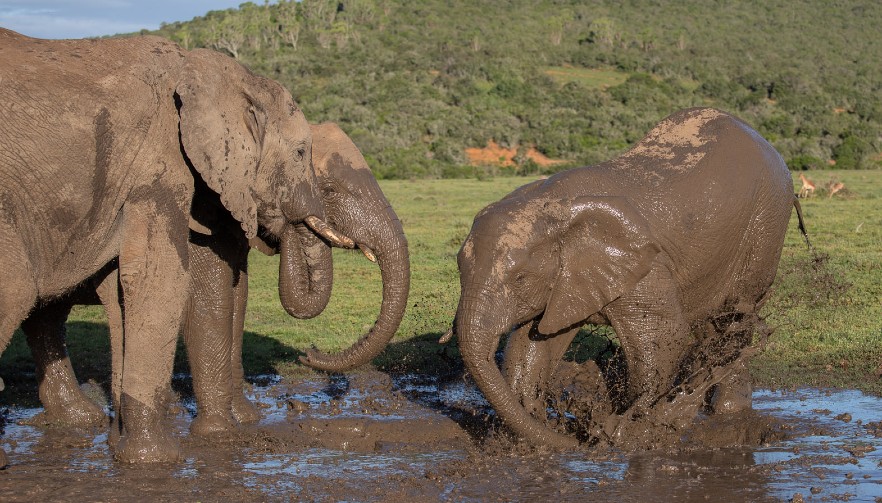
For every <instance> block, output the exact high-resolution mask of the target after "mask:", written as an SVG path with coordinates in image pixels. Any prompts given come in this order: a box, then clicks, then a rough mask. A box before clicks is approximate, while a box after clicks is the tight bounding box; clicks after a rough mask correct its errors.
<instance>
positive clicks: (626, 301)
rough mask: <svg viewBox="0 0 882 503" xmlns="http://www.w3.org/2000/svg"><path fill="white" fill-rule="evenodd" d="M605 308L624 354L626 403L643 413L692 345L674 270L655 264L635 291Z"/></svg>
mask: <svg viewBox="0 0 882 503" xmlns="http://www.w3.org/2000/svg"><path fill="white" fill-rule="evenodd" d="M605 311H606V315H607V317H608V319H609V320H610V322H611V324H612V327H613V330H615V332H616V336H617V337H618V340H619V342H620V344H621V345H622V348H623V349H624V352H625V359H626V361H627V368H628V387H627V389H628V396H627V397H626V400H625V401H626V403H631V404H632V406H631V408H632V410H634V411H637V412H638V413H639V412H640V411H641V410H646V409H648V408H649V407H651V406H652V405H653V404H654V403H655V402H656V400H658V398H660V397H661V395H663V394H665V393H667V392H668V391H669V390H670V389H671V388H672V387H673V385H674V380H675V379H676V377H677V373H678V371H679V368H680V364H681V360H682V358H683V356H684V355H685V354H686V351H687V349H688V348H689V347H690V344H691V343H690V341H691V335H690V332H689V325H688V323H686V321H685V320H684V318H683V311H682V307H681V305H680V301H679V297H678V293H677V289H676V287H675V284H674V282H673V280H672V277H671V273H670V272H669V271H668V270H667V269H665V268H661V267H656V268H654V269H653V270H652V271H651V272H650V273H649V274H648V275H647V276H646V277H644V278H643V279H642V280H641V281H640V282H639V283H638V284H637V286H636V287H635V289H634V290H633V291H631V292H629V293H627V294H626V295H623V296H622V297H620V298H619V299H617V300H615V301H613V302H612V303H610V304H609V305H608V306H607V307H606V308H605Z"/></svg>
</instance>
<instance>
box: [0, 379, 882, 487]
mask: <svg viewBox="0 0 882 503" xmlns="http://www.w3.org/2000/svg"><path fill="white" fill-rule="evenodd" d="M249 396H250V398H252V399H253V400H255V401H257V403H259V404H260V407H261V410H262V415H263V419H262V420H261V422H260V423H258V424H257V425H254V426H250V427H247V428H243V429H242V430H241V431H239V432H237V433H235V434H232V435H228V436H225V437H218V438H213V439H210V440H205V439H196V438H193V437H191V436H189V435H187V431H188V427H189V423H190V421H191V420H192V415H193V413H194V408H193V404H192V403H191V402H190V401H188V400H184V401H183V402H182V403H181V406H179V407H177V413H176V414H175V415H174V426H175V430H176V432H177V434H178V436H179V438H180V440H181V443H182V446H183V448H184V453H185V457H186V459H185V460H184V461H183V462H182V463H179V464H176V465H160V466H147V467H143V466H138V467H130V466H125V465H121V464H119V463H115V462H113V461H112V456H111V453H110V452H109V451H108V449H107V444H106V435H107V430H106V429H101V428H97V429H93V430H89V431H71V430H68V429H62V428H45V427H41V426H30V425H27V423H28V420H29V418H32V417H33V416H34V415H36V414H37V413H39V411H40V409H35V408H24V407H17V406H14V405H13V406H11V407H9V408H6V409H4V410H3V418H4V427H3V429H4V434H3V436H2V438H0V445H2V447H3V448H4V449H6V451H7V453H8V454H9V458H10V461H11V463H12V464H11V466H10V467H9V468H8V469H7V470H4V471H2V472H0V500H2V501H37V500H39V501H71V500H76V501H134V500H145V499H150V500H154V501H172V500H174V501H220V500H228V501H229V500H231V501H284V500H314V501H336V500H350V501H412V500H414V499H416V498H420V499H424V500H425V499H428V500H440V501H511V500H535V499H538V498H555V500H558V501H579V500H584V499H585V498H586V497H590V498H591V499H592V500H593V501H646V500H647V498H651V499H655V500H659V499H666V500H673V499H676V500H677V501H707V500H720V498H724V499H725V500H727V501H782V500H783V501H788V500H791V499H793V498H795V497H796V496H795V495H797V494H799V495H800V496H799V497H802V498H803V499H804V500H805V501H840V500H847V501H871V502H873V501H882V500H880V499H878V498H880V497H882V423H880V420H882V400H880V399H879V398H878V397H872V396H868V395H864V394H862V393H860V392H858V391H834V390H816V389H799V390H795V391H794V390H791V391H769V390H758V391H756V392H755V393H754V403H755V406H754V409H755V411H754V412H752V413H750V415H749V417H739V418H734V419H733V418H729V419H724V420H717V419H714V418H700V419H699V420H698V421H697V422H696V425H695V426H694V427H693V428H690V429H689V430H688V432H687V434H685V435H684V436H683V438H682V441H681V442H680V443H678V444H677V445H675V446H673V447H670V448H666V449H657V450H651V451H639V450H638V451H635V452H623V451H620V450H616V449H611V448H604V447H595V448H591V449H583V450H579V451H575V452H550V451H543V450H530V449H527V448H525V447H523V446H520V445H513V444H511V443H510V442H509V441H508V440H507V438H506V436H505V435H503V434H501V433H499V432H498V431H497V430H496V429H495V428H494V427H493V423H494V419H493V414H492V412H491V411H490V409H489V407H488V405H487V403H486V402H485V401H484V400H483V398H482V397H481V394H480V393H479V392H478V391H477V389H476V388H474V386H473V385H471V383H469V382H467V381H466V380H463V379H461V378H460V379H452V380H447V381H438V380H437V379H431V378H425V377H417V376H412V375H411V376H398V377H389V376H388V375H387V374H383V373H380V372H365V373H360V374H355V375H352V376H349V377H342V376H340V377H337V376H334V377H315V378H309V379H305V380H303V379H297V380H292V381H288V380H286V379H280V378H277V377H272V376H269V377H262V378H259V379H256V382H255V384H253V385H252V387H251V390H250V391H249ZM737 445H740V446H737ZM796 498H798V497H796Z"/></svg>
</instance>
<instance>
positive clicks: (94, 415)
mask: <svg viewBox="0 0 882 503" xmlns="http://www.w3.org/2000/svg"><path fill="white" fill-rule="evenodd" d="M107 421H108V417H107V414H105V413H104V410H102V408H101V407H99V406H98V405H96V404H95V403H94V402H92V401H91V400H89V399H88V398H87V397H86V396H85V395H83V394H80V395H78V396H75V397H71V399H70V400H68V401H65V402H59V401H52V402H48V403H46V404H45V406H44V410H43V412H41V413H40V414H38V415H37V416H36V417H35V418H34V422H37V423H42V424H50V425H62V426H73V427H76V428H89V427H92V426H104V425H106V424H107Z"/></svg>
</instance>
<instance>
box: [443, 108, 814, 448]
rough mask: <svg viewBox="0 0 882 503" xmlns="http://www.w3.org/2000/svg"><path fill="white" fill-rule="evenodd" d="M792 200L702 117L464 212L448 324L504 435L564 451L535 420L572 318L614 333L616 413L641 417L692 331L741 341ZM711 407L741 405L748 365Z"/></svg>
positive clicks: (741, 142)
mask: <svg viewBox="0 0 882 503" xmlns="http://www.w3.org/2000/svg"><path fill="white" fill-rule="evenodd" d="M795 203H796V199H795V197H794V194H793V184H792V181H791V177H790V172H789V171H788V169H787V166H786V165H785V164H784V161H783V160H782V159H781V156H780V155H779V154H778V153H777V152H776V151H775V150H774V148H772V146H771V145H769V143H768V142H766V141H765V140H764V139H763V138H762V137H760V135H759V134H758V133H757V132H756V131H754V130H753V129H751V128H750V127H749V126H748V125H747V124H745V123H744V122H742V121H740V120H739V119H736V118H735V117H732V116H731V115H728V114H726V113H723V112H720V111H718V110H714V109H708V108H698V109H688V110H684V111H681V112H678V113H675V114H673V115H671V116H669V117H668V118H666V119H664V120H663V121H662V122H661V123H659V124H658V125H657V126H656V127H655V128H654V129H652V130H651V131H650V132H649V134H648V135H647V136H646V137H645V138H643V139H642V140H641V141H640V142H639V143H637V144H636V145H635V146H634V147H633V148H632V149H630V150H629V151H628V152H626V153H625V154H623V155H622V156H620V157H618V158H616V159H613V160H611V161H608V162H605V163H602V164H599V165H596V166H591V167H585V168H578V169H572V170H569V171H564V172H561V173H558V174H556V175H554V176H552V177H550V178H548V179H546V180H540V181H537V182H534V183H531V184H528V185H526V186H523V187H521V188H519V189H517V190H515V191H514V192H512V193H511V194H509V195H508V196H506V197H505V198H503V199H502V200H500V201H498V202H496V203H493V204H491V205H489V206H488V207H486V208H485V209H483V210H482V211H481V212H480V213H479V214H478V215H477V216H476V217H475V220H474V224H473V226H472V229H471V232H470V234H469V235H468V237H467V238H466V240H465V242H464V243H463V245H462V248H461V250H460V252H459V256H458V263H459V271H460V276H461V287H462V290H461V296H460V300H459V306H458V308H457V311H456V318H455V321H454V329H453V330H454V333H455V334H456V335H457V337H458V339H459V347H460V350H461V352H462V356H463V359H464V361H465V364H466V367H467V369H468V370H469V372H470V373H471V375H472V376H473V377H474V379H475V381H476V382H477V384H478V386H479V387H480V389H481V390H482V392H483V393H484V395H485V396H486V398H487V399H488V400H489V402H490V403H491V404H492V405H493V407H494V409H495V410H496V412H497V413H498V414H499V416H500V417H501V418H502V419H503V421H504V422H505V423H506V425H508V426H509V427H510V428H511V429H512V430H514V432H515V433H517V434H518V435H520V436H522V437H525V438H526V439H528V440H530V441H532V442H534V443H538V444H554V445H560V446H571V445H574V444H575V440H574V439H573V438H570V437H568V436H566V435H562V434H559V433H556V432H554V431H553V430H552V429H550V428H548V427H547V426H546V425H544V424H543V423H542V420H544V419H545V410H546V409H545V405H544V402H543V401H542V389H543V387H544V385H545V384H546V383H547V382H548V380H549V378H550V376H551V375H552V374H553V373H554V371H555V367H556V366H557V365H558V364H559V363H560V361H561V359H562V357H563V356H564V353H565V352H566V350H567V348H568V347H569V345H570V343H571V341H572V340H573V338H574V337H575V335H576V333H577V332H578V330H579V328H580V327H581V326H582V325H583V324H585V323H593V324H606V325H611V326H612V327H613V329H614V330H615V332H616V334H617V336H618V340H619V341H620V343H621V346H622V349H623V352H624V355H625V359H626V364H627V393H626V394H627V397H626V404H627V405H629V406H630V408H631V410H637V409H640V408H641V407H643V408H649V407H651V406H652V405H653V404H654V403H655V402H656V401H657V400H658V399H659V397H661V396H664V395H665V394H666V393H667V392H668V391H670V390H671V389H672V387H673V386H674V385H675V382H676V380H677V378H678V369H679V367H680V365H681V364H682V363H683V361H684V359H686V358H687V357H688V355H689V354H690V352H691V351H693V350H694V348H695V346H696V345H697V344H699V342H698V340H699V339H700V337H696V336H695V335H694V334H695V333H696V332H697V331H700V330H696V328H700V327H706V326H708V325H709V324H710V323H715V324H716V325H717V326H719V325H720V324H725V325H728V327H724V329H723V330H717V331H708V334H707V337H712V338H713V337H726V338H727V340H726V341H710V344H706V345H710V346H713V343H714V342H718V343H720V344H722V343H723V342H725V343H726V344H727V345H728V346H727V347H734V352H735V354H736V355H737V352H738V351H740V350H741V348H743V347H744V346H745V345H747V344H748V343H749V342H750V335H751V330H750V328H749V327H750V324H749V323H742V322H745V321H747V320H749V319H751V318H752V317H753V316H755V315H756V313H757V311H758V310H759V309H760V307H761V306H762V304H763V302H764V301H765V299H766V297H767V294H768V292H769V287H770V286H771V284H772V281H773V280H774V278H775V271H776V268H777V265H778V260H779V258H780V255H781V248H782V246H783V242H784V234H785V231H786V229H787V225H788V222H789V220H790V214H791V209H792V208H793V207H794V205H795ZM797 208H798V206H797ZM726 328H729V329H730V330H727V329H726ZM733 332H734V333H733ZM509 333H510V335H509V338H508V342H507V346H506V348H505V355H504V365H503V366H504V369H503V371H500V369H499V368H498V367H497V366H496V363H495V359H494V357H495V356H494V355H495V352H496V349H497V345H498V343H499V339H500V337H502V336H504V335H506V334H509ZM724 333H725V335H723V334H724ZM715 405H716V406H717V407H718V408H719V409H726V410H734V409H740V408H746V407H750V382H749V376H748V375H747V369H746V366H740V367H739V368H736V369H735V371H734V372H731V373H730V374H729V375H728V376H727V377H726V379H722V380H721V382H719V383H718V392H717V397H716V401H715ZM531 410H532V411H533V412H537V413H538V414H536V415H533V414H531V413H530V412H531ZM536 416H540V417H536Z"/></svg>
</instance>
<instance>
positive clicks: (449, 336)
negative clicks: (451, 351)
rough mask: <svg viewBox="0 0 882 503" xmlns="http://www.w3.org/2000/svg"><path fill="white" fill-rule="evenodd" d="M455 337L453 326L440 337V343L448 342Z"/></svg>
mask: <svg viewBox="0 0 882 503" xmlns="http://www.w3.org/2000/svg"><path fill="white" fill-rule="evenodd" d="M451 339H453V327H451V328H450V329H449V330H448V331H447V332H445V333H444V335H442V336H441V338H440V339H438V344H447V343H448V342H450V340H451Z"/></svg>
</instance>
